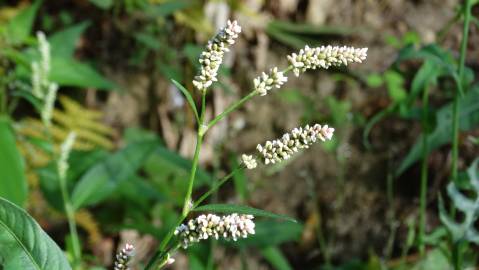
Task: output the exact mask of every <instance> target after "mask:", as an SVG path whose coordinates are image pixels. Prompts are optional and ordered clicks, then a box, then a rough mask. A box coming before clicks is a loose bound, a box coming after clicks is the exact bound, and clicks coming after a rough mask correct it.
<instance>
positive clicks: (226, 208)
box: [193, 204, 297, 222]
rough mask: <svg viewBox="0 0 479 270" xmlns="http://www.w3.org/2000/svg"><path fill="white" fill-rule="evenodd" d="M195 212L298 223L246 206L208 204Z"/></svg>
mask: <svg viewBox="0 0 479 270" xmlns="http://www.w3.org/2000/svg"><path fill="white" fill-rule="evenodd" d="M193 211H197V212H198V211H204V212H214V213H238V214H248V215H253V216H255V217H267V218H275V219H284V220H287V221H291V222H297V221H296V220H295V219H293V218H291V217H288V216H285V215H278V214H274V213H271V212H268V211H265V210H261V209H257V208H253V207H249V206H245V205H236V204H206V205H202V206H199V207H197V208H195V209H193Z"/></svg>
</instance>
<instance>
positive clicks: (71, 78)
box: [50, 56, 115, 89]
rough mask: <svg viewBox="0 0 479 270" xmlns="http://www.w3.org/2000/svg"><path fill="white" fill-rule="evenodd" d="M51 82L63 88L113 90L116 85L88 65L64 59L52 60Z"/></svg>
mask: <svg viewBox="0 0 479 270" xmlns="http://www.w3.org/2000/svg"><path fill="white" fill-rule="evenodd" d="M51 65H52V68H51V71H50V80H52V81H54V82H56V83H58V84H60V85H62V86H76V87H85V88H86V87H93V88H98V89H112V88H114V87H115V84H113V83H112V82H110V81H109V80H107V79H106V78H104V77H103V76H102V75H100V74H99V73H98V72H97V71H96V70H94V69H93V68H92V67H90V66H89V65H87V64H84V63H81V62H78V61H77V60H75V59H68V58H62V57H55V56H54V57H53V58H52V64H51Z"/></svg>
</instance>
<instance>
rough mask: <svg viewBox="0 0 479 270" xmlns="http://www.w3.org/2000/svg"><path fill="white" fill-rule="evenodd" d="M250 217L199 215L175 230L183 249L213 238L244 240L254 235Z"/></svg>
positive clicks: (251, 217)
mask: <svg viewBox="0 0 479 270" xmlns="http://www.w3.org/2000/svg"><path fill="white" fill-rule="evenodd" d="M253 218H254V217H253V216H252V215H239V214H231V215H227V216H217V215H213V214H208V215H201V216H199V217H197V218H195V219H191V220H189V221H188V223H187V224H181V225H180V226H178V227H177V228H176V230H175V235H177V236H178V237H179V239H180V243H181V245H182V246H183V248H187V247H189V246H191V245H192V244H194V243H197V242H199V241H201V240H204V239H208V238H209V237H214V238H215V239H219V238H220V237H223V238H224V239H226V240H230V239H233V240H234V241H236V240H238V239H239V238H246V237H248V235H250V234H254V233H255V231H254V227H255V224H254V222H253Z"/></svg>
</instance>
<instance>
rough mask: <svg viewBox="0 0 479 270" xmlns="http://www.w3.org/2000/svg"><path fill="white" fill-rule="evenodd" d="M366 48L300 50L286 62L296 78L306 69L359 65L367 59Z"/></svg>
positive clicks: (305, 48) (329, 47) (328, 47)
mask: <svg viewBox="0 0 479 270" xmlns="http://www.w3.org/2000/svg"><path fill="white" fill-rule="evenodd" d="M367 52H368V48H354V47H347V46H342V47H339V46H334V47H333V46H321V47H316V48H310V47H308V46H306V47H304V49H301V50H300V51H299V52H298V53H297V54H296V53H293V54H291V55H289V56H288V62H289V63H290V65H291V66H292V67H293V72H294V74H295V75H296V77H298V76H299V74H300V73H302V72H305V71H306V70H308V69H316V68H325V69H328V68H329V67H330V66H340V65H345V66H346V65H348V64H349V63H353V62H355V63H361V62H362V61H363V60H365V59H366V57H367Z"/></svg>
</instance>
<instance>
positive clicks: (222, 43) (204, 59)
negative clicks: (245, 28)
mask: <svg viewBox="0 0 479 270" xmlns="http://www.w3.org/2000/svg"><path fill="white" fill-rule="evenodd" d="M239 33H241V27H240V26H239V25H238V22H236V21H233V22H231V21H228V23H227V24H226V27H224V28H223V29H221V30H220V31H219V32H218V34H216V36H215V37H214V38H213V39H211V40H209V41H208V44H207V45H206V50H205V51H203V52H202V53H201V55H200V59H199V62H200V65H201V69H200V71H199V73H198V75H196V76H195V79H194V80H193V85H194V86H195V87H196V88H197V89H198V90H200V91H202V92H204V91H206V89H207V88H208V87H210V86H211V84H213V82H215V81H217V80H218V79H217V76H218V69H219V68H220V65H221V63H222V62H223V56H224V54H225V52H227V51H229V49H228V47H229V46H231V45H233V44H234V43H235V40H236V39H237V38H238V35H239Z"/></svg>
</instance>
